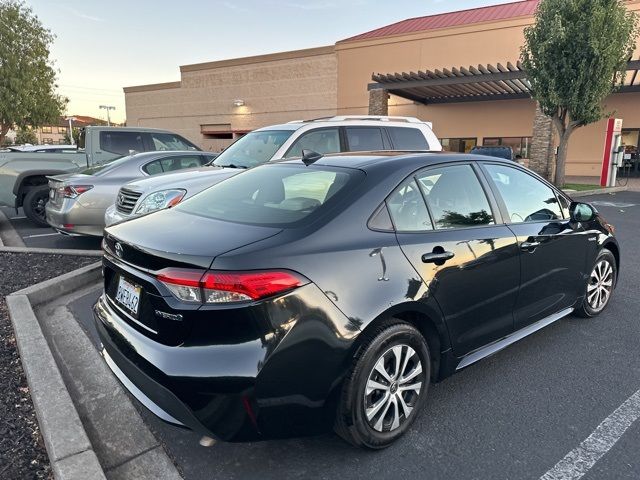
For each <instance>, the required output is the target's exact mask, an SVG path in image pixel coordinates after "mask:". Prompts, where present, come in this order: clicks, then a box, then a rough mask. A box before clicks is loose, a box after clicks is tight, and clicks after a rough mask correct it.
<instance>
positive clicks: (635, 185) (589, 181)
mask: <svg viewBox="0 0 640 480" xmlns="http://www.w3.org/2000/svg"><path fill="white" fill-rule="evenodd" d="M625 180H626V179H623V181H622V183H618V185H619V186H621V187H623V186H625V185H624V181H625ZM565 181H566V183H582V184H585V185H598V184H599V183H600V179H599V178H598V177H570V176H568V177H567V178H566V180H565ZM626 187H628V189H629V191H632V192H640V177H632V178H629V179H628V183H627V185H626Z"/></svg>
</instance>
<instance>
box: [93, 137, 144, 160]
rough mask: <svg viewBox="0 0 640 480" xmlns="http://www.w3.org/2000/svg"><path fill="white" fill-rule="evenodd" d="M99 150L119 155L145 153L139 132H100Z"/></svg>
mask: <svg viewBox="0 0 640 480" xmlns="http://www.w3.org/2000/svg"><path fill="white" fill-rule="evenodd" d="M100 148H101V149H102V150H104V151H106V152H111V153H117V154H119V155H129V154H130V153H131V152H138V153H140V152H144V151H145V148H144V142H143V140H142V134H141V133H139V132H119V131H106V132H100Z"/></svg>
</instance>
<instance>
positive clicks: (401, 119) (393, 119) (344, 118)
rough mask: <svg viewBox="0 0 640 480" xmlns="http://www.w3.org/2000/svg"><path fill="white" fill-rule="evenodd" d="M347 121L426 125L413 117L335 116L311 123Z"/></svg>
mask: <svg viewBox="0 0 640 480" xmlns="http://www.w3.org/2000/svg"><path fill="white" fill-rule="evenodd" d="M349 120H377V121H381V122H407V123H427V122H423V121H422V120H420V119H419V118H415V117H400V116H389V115H336V116H334V117H324V118H316V119H314V120H311V121H313V122H315V121H329V122H345V121H349Z"/></svg>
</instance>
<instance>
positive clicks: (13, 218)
mask: <svg viewBox="0 0 640 480" xmlns="http://www.w3.org/2000/svg"><path fill="white" fill-rule="evenodd" d="M24 218H27V217H9V220H22V219H24Z"/></svg>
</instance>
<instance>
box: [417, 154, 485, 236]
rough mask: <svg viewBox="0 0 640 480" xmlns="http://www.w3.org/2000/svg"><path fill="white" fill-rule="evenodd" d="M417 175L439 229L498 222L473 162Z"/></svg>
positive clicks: (432, 169)
mask: <svg viewBox="0 0 640 480" xmlns="http://www.w3.org/2000/svg"><path fill="white" fill-rule="evenodd" d="M417 178H418V182H419V184H420V188H422V190H423V192H424V194H425V197H426V199H427V203H428V205H429V208H430V209H431V214H432V215H433V221H434V223H435V226H436V229H438V230H441V229H449V228H465V227H474V226H478V225H490V224H495V219H494V218H493V214H492V210H491V206H490V205H489V200H487V196H486V195H485V193H484V190H483V189H482V185H481V184H480V181H479V180H478V177H477V176H476V174H475V172H474V170H473V168H472V167H471V165H453V166H448V167H440V168H431V169H429V170H426V171H424V172H421V173H420V174H418V175H417Z"/></svg>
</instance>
